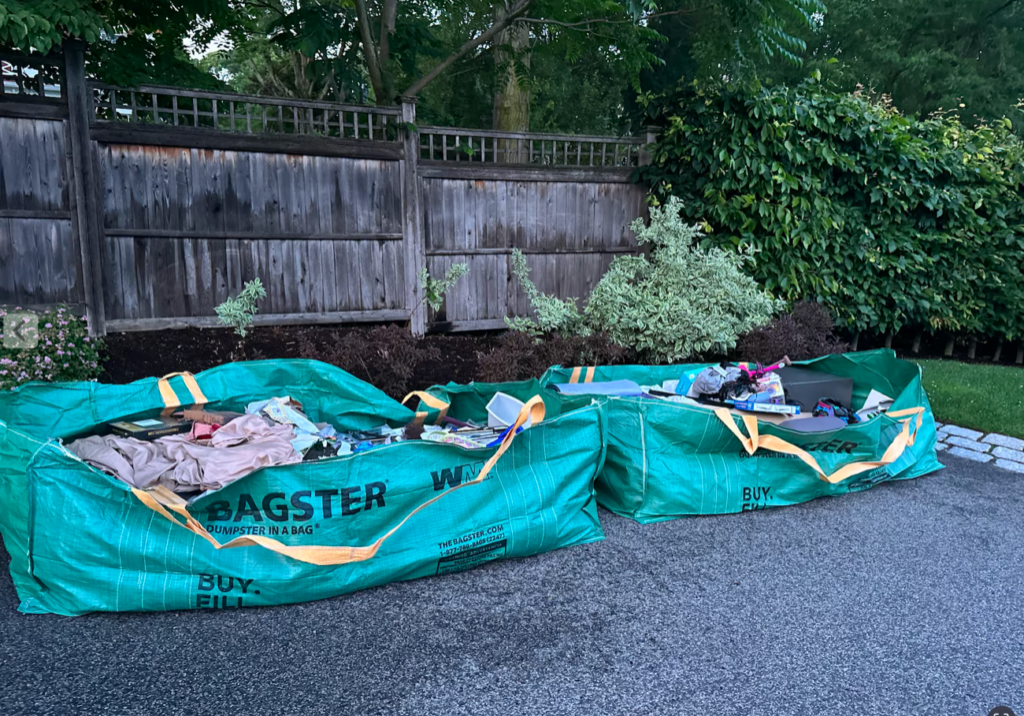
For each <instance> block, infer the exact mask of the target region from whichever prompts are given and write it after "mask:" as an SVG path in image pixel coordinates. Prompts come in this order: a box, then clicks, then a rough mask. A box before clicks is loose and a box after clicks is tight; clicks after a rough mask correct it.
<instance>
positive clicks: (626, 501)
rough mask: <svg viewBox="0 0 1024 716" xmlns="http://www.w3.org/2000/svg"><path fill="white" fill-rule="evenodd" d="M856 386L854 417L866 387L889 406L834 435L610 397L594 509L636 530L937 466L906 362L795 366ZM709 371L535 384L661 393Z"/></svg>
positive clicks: (611, 372)
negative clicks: (685, 376)
mask: <svg viewBox="0 0 1024 716" xmlns="http://www.w3.org/2000/svg"><path fill="white" fill-rule="evenodd" d="M798 365H799V366H801V367H802V368H804V369H808V370H812V371H814V370H816V371H821V372H824V373H829V374H832V375H837V376H842V377H848V378H852V380H853V408H854V409H857V408H859V407H860V406H862V405H863V404H864V402H865V399H866V398H867V396H868V394H869V393H870V391H871V390H872V389H874V390H877V391H880V392H882V393H884V394H885V395H887V396H890V397H892V398H894V402H893V404H892V406H891V407H890V408H889V409H888V411H887V412H886V413H884V414H882V415H879V416H876V417H874V418H871V419H870V420H866V421H864V422H861V423H858V424H853V425H848V426H847V427H845V428H842V429H840V430H834V431H830V432H822V433H804V432H796V431H793V430H789V429H786V428H782V427H779V426H777V425H775V424H773V423H771V422H768V421H765V420H758V419H757V418H756V417H754V416H753V415H743V416H740V415H736V414H735V412H730V411H728V410H724V409H714V408H710V407H705V406H697V405H689V404H680V403H673V402H668V401H664V400H656V399H650V398H643V397H621V398H620V397H616V398H609V399H608V400H607V411H608V455H607V459H606V461H605V466H604V469H603V470H602V471H601V474H600V475H599V476H598V480H597V495H598V502H599V503H600V504H601V505H602V506H603V507H605V508H607V509H609V510H611V511H613V512H615V513H616V514H620V515H623V516H626V517H631V518H633V519H635V520H637V521H639V522H644V523H646V522H657V521H661V520H668V519H673V518H676V517H681V516H684V515H714V514H725V513H732V512H742V511H746V510H759V509H764V508H767V507H778V506H782V505H792V504H795V503H799V502H806V501H808V500H812V499H814V498H816V497H823V496H828V495H841V494H845V493H848V492H856V491H859V490H864V489H867V488H869V487H871V486H873V485H876V484H878V483H880V482H885V481H888V480H904V479H909V478H913V477H919V476H921V475H925V474H927V473H930V472H933V471H935V470H938V469H940V468H941V467H942V464H941V463H939V461H938V459H937V458H936V454H935V421H934V418H933V416H932V411H931V407H930V406H929V404H928V398H927V397H926V396H925V392H924V388H923V387H922V384H921V373H920V369H919V368H918V366H916V365H914V364H913V363H908V362H905V361H901V360H897V358H896V356H895V354H894V353H893V352H892V351H887V350H877V351H865V352H862V353H849V354H846V355H832V356H826V357H823V358H819V359H816V360H813V361H804V362H801V363H799V364H798ZM703 367H706V366H705V365H697V364H694V365H685V366H683V365H677V366H637V365H625V366H604V367H602V366H597V367H591V368H575V369H573V368H562V367H560V366H555V367H553V368H551V369H549V370H548V371H547V372H546V373H545V374H544V376H543V377H542V379H541V382H542V383H543V384H544V385H545V386H547V387H549V389H550V386H553V385H555V384H559V383H570V382H571V383H587V382H594V381H610V380H632V381H634V382H636V383H637V384H639V385H642V386H643V385H660V384H661V383H662V382H663V381H666V380H674V379H677V378H679V377H680V375H681V374H682V373H683V372H684V371H686V372H692V371H695V370H699V369H701V368H703Z"/></svg>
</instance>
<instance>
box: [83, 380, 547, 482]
mask: <svg viewBox="0 0 1024 716" xmlns="http://www.w3.org/2000/svg"><path fill="white" fill-rule="evenodd" d="M522 407H523V403H522V401H519V400H517V399H515V398H513V397H512V396H509V395H506V394H504V393H497V394H496V395H495V396H494V397H493V398H492V400H491V403H490V404H488V421H487V424H486V425H482V424H478V423H476V422H473V421H462V420H456V419H455V418H450V417H447V416H445V417H443V418H442V419H441V421H440V422H441V424H440V425H428V426H422V425H418V424H416V423H411V424H409V425H406V426H404V427H399V428H395V427H391V426H389V425H387V424H384V425H380V426H378V427H376V428H372V429H370V430H362V431H354V432H339V431H338V430H336V429H335V428H334V426H332V425H331V424H330V423H314V422H313V421H312V420H310V419H309V417H307V416H306V414H305V413H304V412H303V408H302V404H301V403H299V402H298V401H296V400H294V399H292V398H290V397H288V396H283V397H275V398H270V399H268V400H259V401H255V402H252V403H249V404H248V405H247V406H246V408H245V412H244V413H237V412H231V411H226V410H211V409H208V408H204V407H194V408H190V409H186V410H183V411H179V412H176V413H172V414H169V415H160V416H157V417H152V418H142V419H138V420H121V421H117V422H112V423H109V424H108V425H107V428H108V430H109V434H106V435H91V436H88V437H84V438H79V439H78V440H75V441H74V442H71V443H69V444H68V445H67V448H68V450H70V451H71V452H72V453H74V454H75V455H77V456H78V457H80V458H81V459H82V460H85V461H86V462H88V463H89V464H90V465H92V466H94V467H96V468H99V469H100V470H103V471H104V472H106V473H108V474H110V475H112V476H114V477H116V478H117V479H119V480H121V481H123V482H125V483H127V484H129V485H131V486H132V487H137V488H139V489H149V488H153V487H157V486H162V487H165V488H167V489H169V490H172V491H173V492H176V493H179V494H197V493H204V492H205V491H208V490H219V489H221V488H223V487H225V486H227V485H229V484H231V483H232V482H234V481H235V480H238V479H239V478H241V477H244V476H246V475H248V474H249V473H251V472H253V471H254V470H257V469H259V468H262V467H269V466H272V465H290V464H295V463H300V462H307V461H311V460H322V459H324V458H331V457H338V456H345V455H353V454H356V453H361V452H365V451H367V450H373V449H375V448H379V447H383V446H386V445H392V444H395V443H399V442H402V441H405V440H425V441H427V442H435V443H445V444H451V445H456V446H458V447H462V448H467V449H480V448H493V447H497V446H498V445H499V444H500V443H501V441H502V439H504V437H505V436H506V435H507V434H508V432H509V431H510V430H511V427H510V426H511V425H512V424H513V423H514V422H515V421H516V418H517V417H518V415H519V411H520V409H521V408H522ZM528 427H530V422H529V421H527V422H526V424H525V425H524V426H523V427H521V428H519V430H517V431H516V432H517V433H518V432H521V431H522V430H523V429H525V428H528Z"/></svg>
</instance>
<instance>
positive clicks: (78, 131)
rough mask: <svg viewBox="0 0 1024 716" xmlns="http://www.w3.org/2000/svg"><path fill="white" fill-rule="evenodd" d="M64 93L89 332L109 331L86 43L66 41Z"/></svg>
mask: <svg viewBox="0 0 1024 716" xmlns="http://www.w3.org/2000/svg"><path fill="white" fill-rule="evenodd" d="M64 95H65V97H66V99H67V103H68V135H69V138H70V140H71V165H72V166H71V170H72V171H71V183H72V187H71V190H72V191H73V192H74V196H75V220H76V225H77V227H78V243H79V244H80V245H81V248H82V276H83V284H84V288H85V305H86V309H87V311H88V316H89V331H90V333H92V334H93V335H98V336H102V335H104V334H106V332H107V328H106V311H105V309H104V301H103V258H102V257H103V212H102V210H101V209H100V206H99V200H98V191H99V190H98V186H99V184H98V182H99V177H98V176H96V171H95V170H94V163H93V156H92V142H91V141H90V139H89V119H90V114H91V107H92V102H91V98H90V96H89V86H88V83H87V81H86V78H85V44H84V43H82V42H80V41H77V40H69V41H67V42H65V43H64Z"/></svg>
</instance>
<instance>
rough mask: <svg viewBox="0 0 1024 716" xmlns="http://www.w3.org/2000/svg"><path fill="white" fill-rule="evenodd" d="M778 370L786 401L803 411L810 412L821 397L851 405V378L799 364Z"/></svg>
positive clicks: (849, 406) (848, 406) (846, 406)
mask: <svg viewBox="0 0 1024 716" xmlns="http://www.w3.org/2000/svg"><path fill="white" fill-rule="evenodd" d="M778 372H779V378H781V379H782V387H783V388H785V389H786V402H787V403H790V404H794V405H799V406H800V407H801V408H803V410H802V412H804V413H808V414H809V413H811V411H813V410H814V406H815V405H817V404H818V401H819V400H821V399H822V398H832V400H835V401H837V402H838V403H840V404H841V405H842V406H843V407H845V408H851V407H852V406H851V405H850V403H851V401H852V400H853V378H843V377H842V376H838V375H832V374H831V373H822V372H821V371H817V370H808V369H807V368H803V367H800V366H788V367H786V368H779V371H778Z"/></svg>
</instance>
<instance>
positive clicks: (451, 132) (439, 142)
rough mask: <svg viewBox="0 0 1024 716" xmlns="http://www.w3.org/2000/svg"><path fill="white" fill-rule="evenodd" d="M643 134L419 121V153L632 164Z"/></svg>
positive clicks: (435, 157)
mask: <svg viewBox="0 0 1024 716" xmlns="http://www.w3.org/2000/svg"><path fill="white" fill-rule="evenodd" d="M643 145H644V140H643V139H641V138H639V137H593V136H580V135H568V134H540V133H534V132H527V133H517V132H498V131H490V130H473V129H461V128H453V127H421V128H420V158H421V159H427V160H432V161H448V162H451V161H454V162H472V163H475V164H525V165H536V166H562V167H620V168H624V167H635V166H637V165H638V163H639V161H640V149H641V147H642V146H643Z"/></svg>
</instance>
